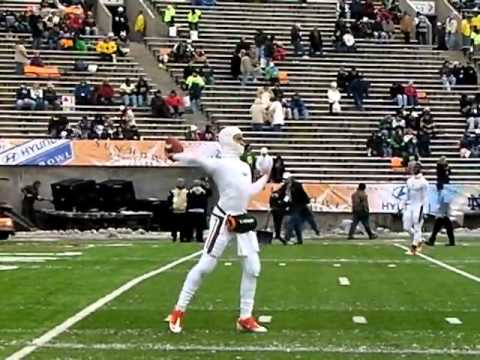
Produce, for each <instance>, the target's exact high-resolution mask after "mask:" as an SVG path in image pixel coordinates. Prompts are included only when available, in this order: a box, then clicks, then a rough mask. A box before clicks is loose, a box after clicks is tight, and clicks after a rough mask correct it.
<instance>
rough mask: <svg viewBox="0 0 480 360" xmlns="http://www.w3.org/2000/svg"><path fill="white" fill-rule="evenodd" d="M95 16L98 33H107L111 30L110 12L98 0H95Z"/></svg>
mask: <svg viewBox="0 0 480 360" xmlns="http://www.w3.org/2000/svg"><path fill="white" fill-rule="evenodd" d="M95 16H96V20H97V26H98V29H99V30H100V33H103V34H108V33H109V32H111V31H112V14H111V13H110V11H108V9H107V7H106V6H105V4H104V3H103V2H102V1H100V0H99V1H97V7H96V8H95Z"/></svg>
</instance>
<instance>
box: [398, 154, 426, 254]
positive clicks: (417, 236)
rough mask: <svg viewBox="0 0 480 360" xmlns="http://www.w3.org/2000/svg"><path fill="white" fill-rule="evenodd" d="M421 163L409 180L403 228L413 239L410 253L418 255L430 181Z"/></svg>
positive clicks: (417, 165)
mask: <svg viewBox="0 0 480 360" xmlns="http://www.w3.org/2000/svg"><path fill="white" fill-rule="evenodd" d="M421 171H422V167H421V165H420V163H416V164H415V165H414V167H413V175H412V176H411V177H410V178H409V179H408V180H407V197H406V200H405V209H404V213H403V229H404V230H405V231H407V232H408V233H409V234H410V239H411V241H412V245H411V249H410V251H409V252H408V254H410V255H416V253H417V251H419V250H420V248H421V246H422V242H423V238H422V226H423V217H424V215H425V214H426V211H427V210H428V181H427V180H426V179H425V178H424V177H423V175H422V173H421Z"/></svg>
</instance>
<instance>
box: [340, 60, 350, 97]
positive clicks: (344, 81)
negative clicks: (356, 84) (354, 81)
mask: <svg viewBox="0 0 480 360" xmlns="http://www.w3.org/2000/svg"><path fill="white" fill-rule="evenodd" d="M348 80H349V79H348V72H347V71H346V70H345V68H344V67H343V66H340V69H339V70H338V73H337V86H338V88H339V89H340V90H341V91H346V89H347V88H348V86H349V83H348Z"/></svg>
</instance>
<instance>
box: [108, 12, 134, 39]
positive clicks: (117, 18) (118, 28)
mask: <svg viewBox="0 0 480 360" xmlns="http://www.w3.org/2000/svg"><path fill="white" fill-rule="evenodd" d="M112 31H113V34H114V35H115V36H117V37H118V36H119V35H120V33H121V32H122V31H124V32H125V33H126V34H127V35H128V34H129V33H130V26H129V25H128V17H127V14H125V10H124V8H123V6H119V7H118V8H117V11H116V12H115V14H114V16H113V19H112Z"/></svg>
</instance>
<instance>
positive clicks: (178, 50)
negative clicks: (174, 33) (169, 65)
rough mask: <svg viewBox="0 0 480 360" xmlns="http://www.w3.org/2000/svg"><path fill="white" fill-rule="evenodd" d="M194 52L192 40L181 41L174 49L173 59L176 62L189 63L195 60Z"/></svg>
mask: <svg viewBox="0 0 480 360" xmlns="http://www.w3.org/2000/svg"><path fill="white" fill-rule="evenodd" d="M193 52H194V49H193V47H192V45H191V41H190V40H188V41H185V40H180V41H179V42H178V43H176V44H175V45H174V46H173V48H172V52H171V53H172V59H173V61H174V62H180V63H188V62H190V61H191V60H192V59H193Z"/></svg>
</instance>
